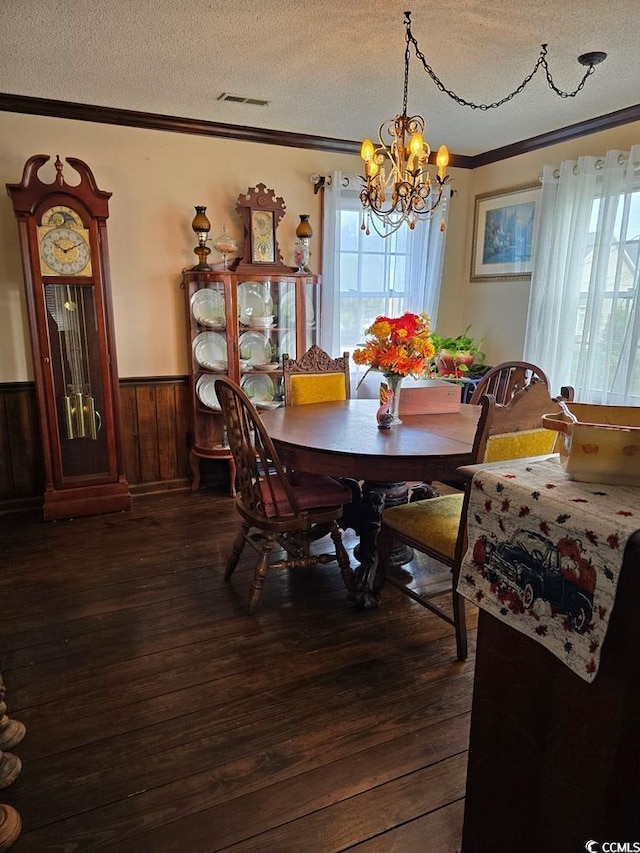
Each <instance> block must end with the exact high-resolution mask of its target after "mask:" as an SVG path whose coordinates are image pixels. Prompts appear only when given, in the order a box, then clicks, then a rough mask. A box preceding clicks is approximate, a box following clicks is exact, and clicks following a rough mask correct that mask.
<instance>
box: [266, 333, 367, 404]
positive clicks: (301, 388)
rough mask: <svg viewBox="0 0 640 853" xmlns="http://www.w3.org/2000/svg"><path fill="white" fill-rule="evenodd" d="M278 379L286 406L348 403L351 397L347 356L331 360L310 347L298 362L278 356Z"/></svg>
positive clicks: (320, 350) (324, 353)
mask: <svg viewBox="0 0 640 853" xmlns="http://www.w3.org/2000/svg"><path fill="white" fill-rule="evenodd" d="M282 377H283V380H284V402H285V405H286V406H302V405H305V404H307V403H327V402H330V401H332V400H348V399H349V397H350V396H351V390H350V383H349V353H348V352H345V353H344V354H343V355H342V356H340V357H339V358H332V357H331V356H330V355H329V354H328V353H326V352H325V351H324V350H323V349H321V348H320V347H319V346H317V345H316V344H313V346H311V347H309V349H308V350H307V351H306V353H305V354H304V355H303V356H302V358H300V359H295V358H289V355H288V354H285V355H283V356H282Z"/></svg>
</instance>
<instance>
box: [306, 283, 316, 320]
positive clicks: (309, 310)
mask: <svg viewBox="0 0 640 853" xmlns="http://www.w3.org/2000/svg"><path fill="white" fill-rule="evenodd" d="M304 308H305V313H306V315H307V326H315V324H316V312H315V310H314V307H313V292H312V290H311V288H310V287H307V288H305V292H304Z"/></svg>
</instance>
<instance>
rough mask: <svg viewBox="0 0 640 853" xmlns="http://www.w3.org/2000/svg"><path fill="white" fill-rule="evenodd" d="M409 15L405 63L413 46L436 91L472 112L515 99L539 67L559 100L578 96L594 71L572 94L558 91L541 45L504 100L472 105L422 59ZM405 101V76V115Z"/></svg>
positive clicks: (586, 73) (586, 72)
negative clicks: (528, 71) (446, 83)
mask: <svg viewBox="0 0 640 853" xmlns="http://www.w3.org/2000/svg"><path fill="white" fill-rule="evenodd" d="M410 15H411V13H410V12H405V16H406V19H405V26H406V28H407V34H406V38H407V50H406V53H405V61H406V60H408V55H409V44H413V47H414V50H415V52H416V56H417V57H418V59H419V60H420V61H421V62H422V65H423V67H424V70H425V71H426V72H427V74H428V75H429V76H430V77H431V79H432V80H433V82H434V83H435V85H436V86H437V87H438V89H440V91H441V92H443V93H444V94H445V95H448V96H449V97H450V98H452V100H454V101H455V102H456V103H457V104H460V106H463V107H470V108H471V109H472V110H483V111H486V110H492V109H495V108H496V107H501V106H502V105H503V104H506V103H507V102H508V101H511V100H512V99H513V98H515V96H516V95H519V94H520V92H522V90H523V89H524V88H525V86H527V85H528V84H529V83H530V82H531V80H532V79H533V77H534V76H535V74H537V72H538V71H539V69H540V68H541V67H542V68H544V72H545V76H546V78H547V83H548V85H549V88H550V89H551V90H552V91H554V92H555V93H556V95H559V97H561V98H575V96H576V95H577V94H578V92H580V91H581V90H582V89H583V87H584V84H585V83H586V82H587V79H588V78H589V77H590V76H591V75H592V74H593V72H594V71H595V66H594V65H589V67H588V68H587V70H586V71H585V73H584V75H583V77H582V80H581V81H580V83H579V84H578V86H577V87H576V88H575V89H574V90H573V92H565V91H563V90H562V89H559V88H558V87H557V86H556V84H555V83H554V80H553V77H552V76H551V71H550V70H549V65H548V63H547V45H546V44H543V45H542V46H541V49H540V55H539V56H538V61H537V62H536V64H535V65H534V66H533V70H532V71H531V72H530V73H529V74H527V76H526V77H525V78H524V80H523V81H522V83H520V85H519V86H518V87H517V88H516V89H514V90H513V92H509V94H508V95H505V96H504V98H501V99H500V100H499V101H494V102H493V103H491V104H474V103H473V101H467V100H466V99H465V98H461V97H460V95H457V94H456V93H455V92H454V91H453V90H452V89H447V87H446V86H445V85H444V83H443V82H442V80H441V79H440V78H439V77H438V75H437V74H436V73H435V71H434V70H433V68H432V67H431V66H430V65H429V63H428V62H427V60H426V59H425V57H424V54H423V53H422V51H421V50H420V48H419V47H418V42H417V41H416V39H415V36H414V35H413V33H412V32H411V18H410ZM406 99H407V78H406V76H405V113H406Z"/></svg>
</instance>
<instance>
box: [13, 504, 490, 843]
mask: <svg viewBox="0 0 640 853" xmlns="http://www.w3.org/2000/svg"><path fill="white" fill-rule="evenodd" d="M0 525H1V527H0V558H1V562H0V595H1V596H2V602H3V607H2V613H3V618H2V620H1V622H0V669H1V670H2V674H3V677H4V681H5V684H6V688H7V702H8V705H9V712H8V713H9V716H10V717H13V718H15V719H19V720H21V721H22V722H24V723H25V725H26V727H27V735H26V737H25V739H24V741H23V742H22V743H21V744H20V745H19V746H18V747H17V748H16V750H15V751H16V753H17V754H18V755H19V756H20V758H21V759H22V762H23V769H22V773H21V775H20V776H19V778H18V779H17V780H16V781H15V782H14V783H13V784H12V785H11V786H10V787H8V788H6V789H5V790H3V791H2V792H1V793H0V802H6V803H9V804H11V805H14V806H15V807H16V808H18V810H19V811H20V814H21V816H22V821H23V832H22V835H21V836H20V838H19V840H18V841H17V843H16V844H15V847H14V848H12V849H13V850H15V853H36V851H37V853H43V851H47V853H76V851H79V853H85V851H87V853H89V851H114V853H115V851H118V853H147V851H148V853H152V851H153V853H215V851H222V850H224V851H234V853H236V851H237V853H240V851H242V853H250V851H260V853H267V851H273V853H286V851H291V852H292V853H294V851H295V853H302V851H304V853H333V852H334V851H335V852H336V853H337V851H343V850H355V851H362V853H395V851H398V853H414V851H415V853H455V851H457V850H458V849H459V842H460V836H461V828H462V806H463V797H464V784H465V774H466V755H467V745H468V727H469V712H470V707H471V691H472V678H473V655H474V652H475V612H474V611H473V610H472V609H471V610H470V611H469V623H470V629H471V630H470V646H471V655H470V658H469V660H468V661H467V662H465V663H462V664H461V663H459V662H457V661H456V658H455V640H454V637H453V630H452V629H451V628H450V627H449V626H448V625H446V624H445V623H444V622H442V621H441V620H439V619H437V618H436V617H435V616H434V615H432V614H430V613H428V612H427V611H425V610H424V609H423V608H421V607H420V606H419V605H417V604H415V603H414V602H412V601H411V600H410V599H408V598H406V597H405V596H402V595H401V594H400V593H399V592H398V590H396V589H394V588H392V587H388V588H387V589H386V590H385V593H384V597H383V602H382V605H381V606H380V608H378V609H377V610H374V611H369V612H360V611H356V610H353V609H352V608H351V607H350V605H349V604H348V602H347V598H346V591H345V589H344V586H343V584H342V581H341V579H340V577H339V572H338V569H337V567H336V566H335V564H333V565H328V566H317V567H314V568H313V569H311V570H308V571H302V570H300V571H292V572H289V573H274V574H273V575H270V576H269V577H268V578H267V582H266V585H265V591H264V594H263V597H262V600H261V602H260V605H259V608H258V610H257V612H256V615H255V616H253V617H247V616H246V615H245V608H246V602H247V596H248V589H249V583H250V579H251V576H252V571H253V561H254V560H253V554H252V553H251V552H249V553H246V554H245V555H243V557H242V559H241V561H240V564H239V566H238V568H237V570H236V572H235V573H234V575H233V577H232V580H231V583H229V584H225V583H224V581H223V573H224V564H225V561H226V556H227V553H228V551H229V548H230V544H231V541H232V539H233V537H234V535H235V533H236V531H237V529H238V520H237V516H236V513H235V509H234V506H233V502H232V501H231V500H230V499H229V498H227V497H226V496H224V495H221V494H215V493H213V492H204V491H203V492H198V493H195V494H193V493H190V492H170V493H166V494H162V495H146V496H139V497H136V498H135V499H134V505H133V510H132V511H131V512H130V513H119V514H114V515H108V516H101V517H93V518H84V519H74V520H69V521H57V522H49V523H47V524H45V523H43V522H41V521H40V520H39V518H38V517H36V516H34V515H26V514H25V515H17V516H15V517H11V518H9V517H5V518H3V519H0ZM345 542H346V544H347V547H348V548H349V549H352V548H353V547H354V546H355V544H357V541H356V539H355V537H354V536H353V534H352V533H350V532H348V533H347V534H345ZM352 563H353V564H354V565H355V563H356V561H355V559H353V557H352ZM407 568H409V569H410V571H411V573H412V574H413V575H414V576H415V578H416V583H417V584H419V585H421V586H424V585H425V584H429V585H431V586H437V585H438V584H439V583H440V582H441V581H442V572H441V569H438V568H436V567H435V564H430V562H429V561H428V560H426V559H424V558H422V559H420V560H417V561H414V562H413V563H412V564H410V566H408V567H407Z"/></svg>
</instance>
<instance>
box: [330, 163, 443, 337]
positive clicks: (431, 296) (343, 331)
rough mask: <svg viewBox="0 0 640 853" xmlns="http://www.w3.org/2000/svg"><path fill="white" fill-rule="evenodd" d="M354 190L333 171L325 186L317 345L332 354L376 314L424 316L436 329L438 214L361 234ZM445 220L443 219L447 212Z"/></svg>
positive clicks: (356, 186) (355, 183)
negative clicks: (393, 229)
mask: <svg viewBox="0 0 640 853" xmlns="http://www.w3.org/2000/svg"><path fill="white" fill-rule="evenodd" d="M361 186H362V181H361V179H360V178H359V177H358V176H357V175H347V174H344V173H342V172H334V173H333V174H332V175H331V178H330V181H328V182H327V184H325V188H324V202H323V215H322V233H323V242H322V288H321V294H322V295H321V302H322V313H321V318H322V320H321V328H320V346H322V348H323V349H325V350H326V351H327V352H329V353H332V354H337V353H341V352H343V351H345V350H352V349H353V347H354V344H357V343H359V342H361V340H362V338H363V334H364V329H365V327H366V326H367V325H369V324H370V323H371V322H372V321H373V320H374V319H375V317H376V315H377V314H385V313H388V314H393V315H394V316H395V315H397V314H401V313H403V312H404V311H413V312H415V313H419V312H421V311H426V313H427V314H429V316H430V317H431V321H432V325H435V320H436V315H437V311H438V300H439V296H440V280H441V276H442V264H443V260H444V247H445V240H446V230H445V231H441V230H440V224H441V221H442V215H441V214H440V213H438V214H437V215H436V216H435V217H434V218H433V219H432V220H430V221H428V222H422V223H420V224H419V225H417V226H416V228H415V230H414V231H410V230H409V228H408V226H407V227H406V228H403V229H401V231H400V232H398V233H397V234H395V235H393V236H391V237H386V238H382V237H379V236H378V235H376V234H373V233H372V234H370V235H369V236H366V235H365V234H364V232H363V231H361V230H360V227H359V218H360V211H361V205H360V199H359V193H360V189H361ZM444 216H445V222H446V210H445V211H444ZM356 330H357V331H356ZM355 334H357V336H358V338H357V339H355V340H354V335H355Z"/></svg>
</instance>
